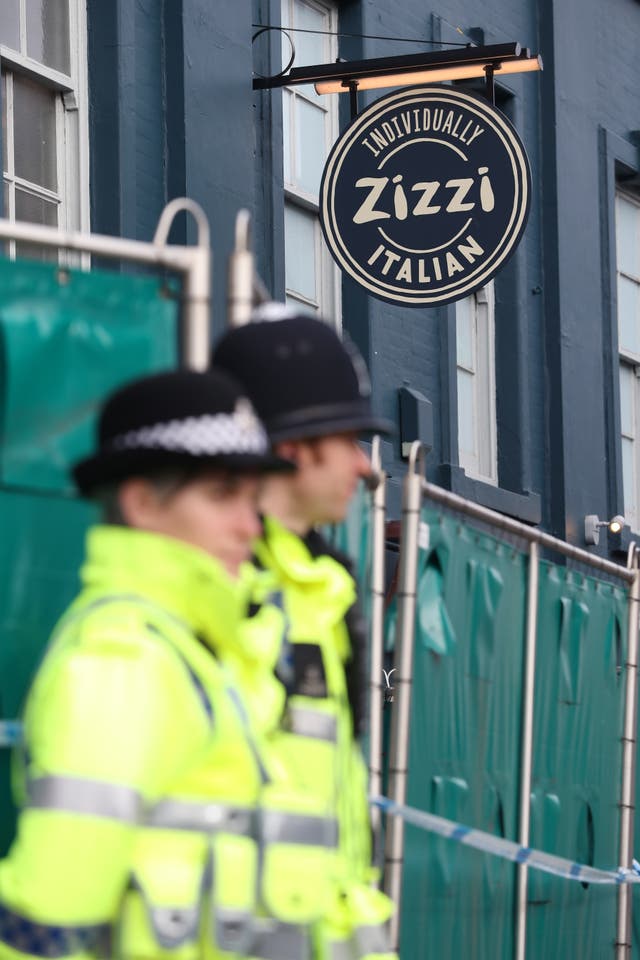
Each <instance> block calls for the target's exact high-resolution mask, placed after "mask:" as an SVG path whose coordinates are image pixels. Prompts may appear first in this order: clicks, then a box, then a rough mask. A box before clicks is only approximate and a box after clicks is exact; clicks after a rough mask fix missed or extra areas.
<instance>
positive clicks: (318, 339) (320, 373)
mask: <svg viewBox="0 0 640 960" xmlns="http://www.w3.org/2000/svg"><path fill="white" fill-rule="evenodd" d="M212 362H213V363H214V364H215V366H217V367H218V368H221V369H223V370H227V371H228V372H229V373H230V374H232V376H234V377H236V378H237V379H238V380H239V381H240V382H241V383H243V384H244V386H245V389H246V391H247V393H248V395H249V397H250V398H251V401H252V402H253V404H254V406H255V408H256V410H257V412H258V415H259V416H260V417H261V419H262V421H263V423H264V424H265V427H266V429H267V432H268V434H269V436H270V438H271V440H272V442H274V443H277V442H279V441H281V440H303V439H310V438H312V437H321V436H328V435H330V434H334V433H346V432H351V431H354V432H357V433H390V432H391V431H392V425H391V423H390V422H389V421H388V420H385V419H383V418H381V417H378V416H375V415H374V413H373V412H372V410H371V383H370V380H369V375H368V372H367V368H366V365H365V362H364V360H363V359H362V357H361V355H360V353H359V352H358V351H357V349H356V348H355V346H354V345H353V344H352V343H351V341H350V340H349V339H348V337H346V336H344V337H343V338H342V339H341V338H340V337H339V336H338V334H337V333H336V331H335V330H334V329H333V328H332V327H331V326H330V325H329V324H328V323H326V322H324V321H322V320H319V319H317V318H316V317H312V316H309V315H306V314H301V313H298V312H296V311H294V310H292V309H291V308H289V307H287V306H285V305H284V304H275V303H272V304H266V305H264V306H263V307H261V308H258V309H257V310H256V311H255V312H254V314H253V315H252V321H251V322H250V323H248V324H246V325H245V326H241V327H236V328H234V329H232V330H229V331H228V332H227V333H225V334H224V335H223V337H222V338H221V339H220V341H219V342H218V344H217V345H216V347H215V349H214V351H213V354H212Z"/></svg>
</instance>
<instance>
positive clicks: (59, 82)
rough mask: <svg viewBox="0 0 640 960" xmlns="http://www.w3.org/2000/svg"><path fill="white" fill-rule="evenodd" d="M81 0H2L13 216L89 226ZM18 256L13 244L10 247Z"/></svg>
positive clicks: (6, 181)
mask: <svg viewBox="0 0 640 960" xmlns="http://www.w3.org/2000/svg"><path fill="white" fill-rule="evenodd" d="M85 17H86V11H85V7H84V2H83V0H2V3H1V5H0V58H1V61H2V74H1V77H2V80H1V88H0V97H1V99H2V158H3V161H2V170H3V210H4V216H5V217H8V218H9V219H11V220H27V221H29V222H31V223H40V224H46V225H49V226H57V227H60V228H62V229H88V227H89V222H88V221H89V214H88V199H89V198H88V193H89V190H88V122H87V95H86V87H87V82H86V52H85V51H86V21H85ZM9 252H10V254H11V255H15V253H16V252H18V253H20V251H19V250H17V251H16V244H15V243H12V244H11V245H10V251H9Z"/></svg>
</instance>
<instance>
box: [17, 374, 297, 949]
mask: <svg viewBox="0 0 640 960" xmlns="http://www.w3.org/2000/svg"><path fill="white" fill-rule="evenodd" d="M286 466H287V464H286V461H283V460H280V459H278V458H276V457H273V456H272V455H270V453H269V452H268V444H267V438H266V435H265V432H264V430H263V428H262V425H261V423H260V422H259V421H258V419H257V418H256V416H255V415H254V413H253V410H252V408H251V405H250V403H249V401H248V400H247V399H246V397H244V396H243V395H242V393H241V391H240V389H239V387H238V386H237V385H236V384H235V382H234V381H233V380H232V379H231V378H230V377H228V376H226V375H225V374H221V373H217V372H213V371H209V372H208V373H195V372H190V371H176V372H170V373H163V374H157V375H154V376H151V377H147V378H144V379H142V380H138V381H136V382H134V383H132V384H130V385H128V386H125V387H124V388H122V389H120V390H119V391H117V392H116V393H115V394H114V395H113V396H112V397H111V398H110V399H109V400H108V402H107V403H106V405H105V407H104V409H103V412H102V415H101V418H100V424H99V444H98V450H97V452H96V453H95V454H94V455H93V456H91V457H89V458H88V459H86V460H84V461H82V462H81V463H80V464H78V465H77V467H76V468H75V471H74V475H75V479H76V482H77V485H78V487H79V489H80V491H81V493H82V494H83V495H85V496H88V497H91V498H93V499H95V500H97V501H98V502H99V503H101V504H102V507H103V512H104V514H105V520H106V523H103V524H101V525H98V526H95V527H93V528H92V529H90V531H89V533H88V539H87V553H86V559H85V563H84V565H83V567H82V570H81V579H82V591H81V593H80V595H79V596H78V598H77V599H76V600H75V602H74V603H73V604H72V605H71V607H70V608H69V609H68V610H67V612H66V613H65V614H64V616H63V617H62V619H61V621H60V623H59V624H58V626H57V628H56V629H55V631H54V635H53V638H52V642H51V644H50V646H49V648H48V651H47V653H46V656H45V659H44V661H43V663H42V666H41V667H40V669H39V671H38V674H37V676H36V679H35V682H34V684H33V687H32V689H31V691H30V694H29V697H28V700H27V705H26V710H25V715H24V726H25V745H24V749H23V751H22V753H21V757H20V762H19V770H18V778H17V780H18V782H19V785H20V794H21V796H20V800H21V813H20V817H19V824H18V833H17V838H16V840H15V842H14V845H13V847H12V849H11V851H10V853H9V855H8V857H7V858H6V860H5V861H3V862H2V863H0V957H1V958H2V960H8V958H11V960H16V958H24V957H26V956H28V957H57V958H71V957H73V958H88V957H98V956H107V957H108V956H118V957H121V956H122V957H132V958H133V957H135V958H138V960H141V958H151V957H154V958H158V957H167V956H172V957H174V956H175V957H179V958H180V960H191V958H196V957H203V958H209V957H211V958H217V957H228V956H234V957H237V956H243V957H246V956H251V957H258V958H260V957H262V958H267V960H268V958H273V960H304V957H305V956H306V946H305V932H304V930H302V929H301V928H298V927H296V926H295V925H294V924H287V923H278V922H277V921H273V920H271V921H269V920H267V919H264V918H263V919H261V918H260V917H258V916H257V911H256V907H257V904H256V890H257V889H258V888H259V883H258V880H257V871H258V870H259V863H260V858H259V844H258V842H257V836H256V822H257V818H256V809H257V806H258V803H259V798H260V794H261V790H262V787H263V784H264V783H265V782H266V781H267V780H268V779H269V759H268V750H267V747H266V745H265V743H264V742H263V741H262V740H261V735H260V734H258V735H256V734H254V733H253V731H252V729H251V727H250V724H249V720H248V718H247V711H246V710H245V709H244V705H243V703H242V700H241V697H240V696H239V694H238V692H237V688H236V687H235V686H234V684H233V682H232V681H231V680H230V678H229V674H228V673H227V672H226V670H225V668H224V665H223V664H224V663H225V661H226V660H227V658H229V659H231V660H234V659H235V661H236V662H238V661H241V660H242V656H243V653H242V649H240V648H239V644H238V639H237V629H236V628H237V625H238V622H239V619H240V617H241V614H242V613H243V611H244V609H245V606H246V598H247V591H248V589H249V588H248V586H247V583H246V582H245V572H244V571H245V570H248V569H250V568H248V567H246V568H245V567H244V566H243V561H245V560H246V559H247V558H248V557H249V554H250V549H251V542H252V540H253V538H254V537H255V536H256V535H257V534H258V531H259V527H258V523H257V519H256V509H255V508H256V500H257V496H258V491H259V484H260V475H261V474H263V473H265V472H268V471H274V470H275V471H277V470H281V469H284V468H285V467H286ZM246 576H247V577H248V576H255V573H253V574H251V575H249V574H247V575H246ZM250 670H251V664H249V665H246V664H245V673H246V672H247V671H249V672H250ZM256 686H257V688H258V692H259V683H258V682H256V684H254V687H256Z"/></svg>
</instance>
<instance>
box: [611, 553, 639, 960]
mask: <svg viewBox="0 0 640 960" xmlns="http://www.w3.org/2000/svg"><path fill="white" fill-rule="evenodd" d="M627 567H628V569H629V571H630V572H631V573H632V574H633V580H632V582H631V586H630V589H629V620H628V629H627V658H626V662H625V671H626V676H625V704H624V730H623V734H622V785H621V789H620V847H619V856H618V860H619V865H620V866H621V867H627V868H630V867H631V864H632V861H633V819H634V814H635V808H636V729H637V722H638V603H639V602H640V569H639V566H638V547H637V545H636V544H635V543H632V544H631V545H630V547H629V556H628V562H627ZM631 909H632V890H631V887H630V885H629V884H628V883H621V884H620V886H619V887H618V920H617V935H616V960H628V958H629V957H631V946H632V944H631Z"/></svg>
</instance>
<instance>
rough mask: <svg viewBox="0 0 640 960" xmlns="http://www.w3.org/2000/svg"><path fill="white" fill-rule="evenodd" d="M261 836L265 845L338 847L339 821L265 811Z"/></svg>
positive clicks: (262, 817) (262, 818)
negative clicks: (284, 844) (288, 844)
mask: <svg viewBox="0 0 640 960" xmlns="http://www.w3.org/2000/svg"><path fill="white" fill-rule="evenodd" d="M261 825H262V829H261V831H260V835H261V837H262V839H263V840H264V842H265V843H302V844H305V845H306V846H312V847H337V846H338V821H337V820H336V819H335V818H334V817H314V816H309V815H307V814H301V813H281V812H280V811H277V810H263V811H262V813H261Z"/></svg>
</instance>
